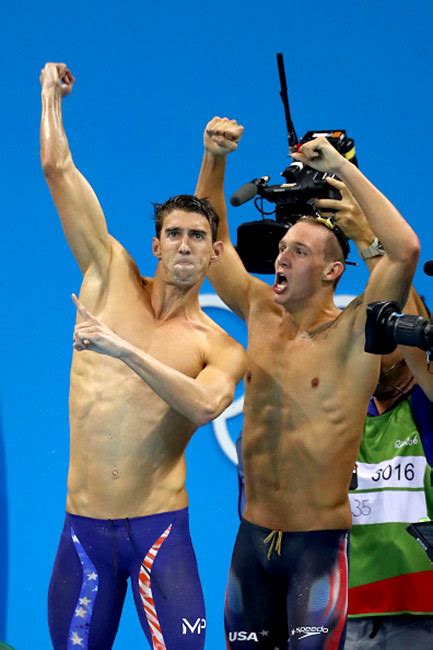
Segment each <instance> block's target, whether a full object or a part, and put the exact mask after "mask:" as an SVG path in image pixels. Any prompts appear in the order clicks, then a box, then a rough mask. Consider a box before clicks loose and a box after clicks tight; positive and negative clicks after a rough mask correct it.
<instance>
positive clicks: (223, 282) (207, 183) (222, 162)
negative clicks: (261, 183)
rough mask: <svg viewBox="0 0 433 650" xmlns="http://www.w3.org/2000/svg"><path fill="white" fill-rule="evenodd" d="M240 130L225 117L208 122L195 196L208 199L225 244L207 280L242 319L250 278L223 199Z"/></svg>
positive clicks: (235, 123)
mask: <svg viewBox="0 0 433 650" xmlns="http://www.w3.org/2000/svg"><path fill="white" fill-rule="evenodd" d="M243 130H244V127H243V126H241V125H240V124H238V123H237V122H236V120H229V119H228V118H227V117H214V118H213V119H212V120H210V122H208V124H207V125H206V127H205V130H204V135H203V140H204V147H205V150H204V155H203V162H202V166H201V169H200V175H199V178H198V181H197V187H196V190H195V193H196V195H197V196H199V197H200V198H208V199H209V200H210V201H211V203H212V205H213V206H214V208H215V210H216V212H217V214H218V216H219V218H220V222H219V227H218V239H219V240H221V241H223V242H224V255H223V256H222V258H221V260H220V261H219V262H218V264H213V265H212V267H211V268H210V270H209V272H208V276H209V279H210V281H211V282H212V284H213V285H214V287H215V289H216V290H217V292H218V294H219V296H220V297H221V298H222V299H223V300H224V302H225V303H226V304H227V305H228V306H229V307H230V308H231V309H232V310H233V311H234V312H236V313H237V314H238V315H239V316H241V317H242V318H244V319H245V318H246V317H247V314H248V308H249V290H250V287H251V284H252V282H253V277H252V276H251V275H250V274H249V273H248V272H247V271H246V269H245V267H244V265H243V264H242V262H241V259H240V257H239V255H238V254H237V252H236V250H235V247H234V246H233V244H232V241H231V239H230V232H229V226H228V222H227V206H226V201H225V197H224V176H225V167H226V158H227V154H229V153H231V152H233V151H236V149H237V146H238V142H239V140H240V138H241V136H242V133H243ZM213 267H214V268H213ZM217 267H218V268H217Z"/></svg>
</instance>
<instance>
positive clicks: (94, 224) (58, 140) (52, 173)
mask: <svg viewBox="0 0 433 650" xmlns="http://www.w3.org/2000/svg"><path fill="white" fill-rule="evenodd" d="M73 82H74V78H73V77H72V75H71V73H70V72H69V70H68V69H67V68H66V66H65V65H64V64H60V63H59V64H56V63H47V65H46V66H45V68H44V69H43V70H42V73H41V85H42V118H41V129H40V145H41V164H42V169H43V171H44V174H45V178H46V181H47V183H48V186H49V188H50V192H51V196H52V197H53V200H54V203H55V205H56V208H57V211H58V213H59V216H60V219H61V222H62V226H63V230H64V232H65V235H66V239H67V240H68V243H69V246H70V247H71V250H72V252H73V254H74V256H75V259H76V260H77V262H78V265H79V267H80V269H81V271H82V272H83V274H84V273H86V271H88V270H89V269H90V268H91V267H94V268H95V270H96V271H97V272H98V273H99V275H101V276H102V275H103V274H104V272H105V271H106V268H107V266H108V262H109V257H110V251H111V246H110V238H109V235H108V232H107V226H106V223H105V218H104V214H103V212H102V209H101V206H100V204H99V201H98V199H97V197H96V195H95V193H94V192H93V190H92V188H91V187H90V185H89V183H88V182H87V181H86V179H85V178H84V176H83V175H82V174H81V173H80V172H79V170H78V169H77V168H76V167H75V165H74V162H73V160H72V155H71V151H70V149H69V144H68V139H67V137H66V133H65V130H64V127H63V119H62V98H63V97H64V96H65V95H67V94H69V93H70V92H71V89H72V85H73Z"/></svg>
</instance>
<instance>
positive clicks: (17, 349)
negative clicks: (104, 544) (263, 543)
mask: <svg viewBox="0 0 433 650" xmlns="http://www.w3.org/2000/svg"><path fill="white" fill-rule="evenodd" d="M0 12H1V14H0V24H1V25H2V28H3V29H2V32H3V33H2V38H1V39H0V48H1V51H0V55H1V56H0V60H1V61H2V75H1V78H2V107H1V116H2V146H1V149H2V154H3V157H2V158H3V173H2V177H3V182H4V183H3V188H2V193H1V198H2V215H3V219H2V223H3V234H2V237H1V238H0V239H1V241H0V246H1V250H0V260H1V265H2V267H1V274H0V283H1V284H0V289H1V298H2V317H1V330H0V334H1V336H0V341H1V351H0V352H1V360H2V372H1V405H2V406H1V418H2V421H1V427H0V526H1V546H2V548H1V549H0V551H1V553H0V558H1V559H0V577H1V585H2V589H0V639H4V640H7V641H8V642H9V643H11V644H12V645H14V646H15V647H16V648H17V649H19V650H35V649H37V650H45V649H48V648H49V647H50V642H49V637H48V632H47V626H46V591H47V585H48V581H49V577H50V572H51V566H52V562H53V558H54V555H55V551H56V547H57V543H58V536H59V533H60V529H61V525H62V520H63V516H64V503H65V487H66V472H67V465H68V418H67V400H68V375H69V365H70V357H71V334H72V327H73V322H74V309H73V305H72V303H71V301H70V299H69V295H70V293H71V292H72V291H78V289H79V285H80V274H79V272H78V268H77V266H76V264H75V262H74V260H73V258H72V255H71V253H70V252H69V250H68V247H67V245H66V243H65V240H64V238H63V234H62V231H61V228H60V225H59V222H58V219H57V216H56V212H55V209H54V207H53V205H52V202H51V199H50V196H49V193H48V190H47V188H46V187H45V184H44V179H43V175H42V172H41V170H40V165H39V153H38V121H39V112H40V108H39V83H38V75H39V71H40V69H41V68H42V66H43V64H44V63H45V61H64V62H66V63H67V64H68V65H69V66H70V68H71V70H72V71H73V73H74V74H75V75H76V79H77V81H76V86H75V88H74V90H73V93H72V96H71V97H69V98H67V99H66V100H65V102H64V119H65V124H66V128H67V132H68V134H69V138H70V144H71V148H72V151H73V154H74V158H75V162H76V163H77V165H78V166H79V167H80V169H81V170H82V171H83V172H84V174H85V175H86V176H87V177H88V179H89V180H90V182H91V184H92V185H93V187H94V188H95V190H96V192H97V193H98V196H99V198H100V200H101V203H102V205H103V208H104V210H105V214H106V218H107V221H108V224H109V228H110V231H111V232H112V234H113V235H114V236H115V237H117V238H118V239H119V240H120V241H121V242H122V243H123V244H124V245H125V246H126V247H127V248H128V249H129V250H130V252H131V253H132V254H133V256H134V257H135V259H136V260H137V262H138V264H139V266H140V268H141V270H142V272H143V273H146V274H151V273H152V272H153V270H154V268H155V264H154V260H153V258H152V257H151V254H150V238H151V235H152V233H153V231H152V222H151V219H150V215H151V205H150V204H151V202H152V201H162V200H164V199H165V198H167V197H168V196H169V195H173V194H176V193H186V192H192V191H193V189H194V186H195V180H196V176H197V172H198V168H199V165H200V160H201V155H202V145H201V141H202V130H203V127H204V125H205V124H206V122H207V121H208V119H210V118H211V117H212V116H213V115H215V114H219V115H228V116H230V117H236V118H237V119H238V120H239V121H240V122H242V123H243V124H244V125H245V134H244V138H243V142H242V143H241V146H240V147H239V151H238V152H237V153H236V154H235V155H233V156H232V157H231V159H230V162H229V169H228V179H227V192H228V193H232V192H233V191H234V190H235V189H236V188H237V187H238V186H239V185H241V184H242V183H243V182H245V181H247V180H249V179H251V178H254V177H257V176H261V175H263V174H269V175H271V176H272V181H273V182H274V183H276V182H279V181H278V178H279V177H278V174H279V172H280V171H281V170H282V169H283V168H284V167H285V166H286V164H287V157H286V154H287V140H286V133H285V123H284V117H283V110H282V106H281V102H280V99H279V96H278V92H279V84H278V75H277V67H276V63H275V53H276V52H277V51H282V52H283V53H284V55H285V61H286V70H287V77H288V84H289V93H290V97H291V104H292V114H293V117H294V120H295V124H296V127H297V130H298V133H299V134H300V135H302V133H303V132H304V131H307V130H309V129H323V128H325V129H328V128H346V129H347V130H348V132H349V134H350V135H351V136H353V137H354V138H355V139H356V142H357V151H358V158H359V161H360V165H361V167H362V169H363V170H364V171H365V172H366V173H367V175H368V176H369V177H370V178H371V179H372V180H373V181H374V182H375V183H376V184H377V185H379V187H380V188H381V189H382V190H383V191H384V192H385V193H386V194H387V195H388V196H389V197H390V198H391V200H392V201H393V202H394V203H395V204H396V205H397V206H398V208H399V209H400V210H401V212H402V213H403V214H404V215H405V216H406V218H407V219H408V220H409V222H410V223H411V224H412V225H413V226H414V228H415V229H416V231H417V232H418V234H419V236H420V238H421V242H422V253H421V261H422V262H424V261H425V260H427V259H430V258H432V257H433V242H432V237H431V233H432V228H431V184H432V183H431V176H432V169H431V166H432V156H431V152H432V150H433V134H432V117H431V115H432V113H431V108H432V84H431V70H432V68H433V66H432V64H433V60H432V58H433V57H432V45H431V26H432V24H433V4H432V3H431V2H429V1H428V0H425V1H422V0H419V1H418V2H414V3H406V2H394V3H384V2H377V0H375V1H373V0H364V2H363V3H359V2H352V3H349V2H347V0H346V1H343V0H334V2H333V3H324V2H314V1H313V2H308V3H307V2H305V1H303V2H301V0H295V1H293V2H288V1H287V2H283V1H273V0H270V1H269V2H267V3H259V2H257V1H256V0H251V1H250V2H249V3H246V2H245V3H244V2H239V1H238V2H236V1H234V2H233V0H232V1H231V2H227V1H226V0H220V2H218V3H209V4H205V3H202V2H198V1H194V0H185V1H184V2H182V3H178V2H173V1H172V0H168V1H166V2H163V3H160V4H156V3H149V4H146V3H139V2H133V1H132V0H127V1H126V2H123V3H114V2H100V1H99V0H97V1H94V2H88V1H86V2H84V1H83V0H76V2H74V3H70V4H68V5H66V4H64V3H54V2H44V0H41V2H39V3H32V4H30V3H29V2H20V1H17V2H14V3H3V8H2V9H1V10H0ZM253 215H254V208H253V206H252V204H250V205H246V206H243V207H242V208H239V209H237V210H233V209H232V210H231V215H230V216H231V222H232V226H233V234H234V233H235V226H236V225H238V224H239V223H240V222H241V221H243V220H249V219H251V218H252V217H253ZM365 279H366V275H365V270H364V269H363V268H362V267H360V268H358V269H355V270H353V269H349V270H348V272H347V274H346V278H345V280H344V281H343V283H342V284H341V288H340V292H342V293H357V292H358V291H359V290H360V289H361V288H362V285H363V283H364V282H365ZM417 286H418V289H419V290H420V292H421V293H424V294H425V295H426V297H427V299H430V302H432V301H433V291H432V289H433V284H432V282H431V280H429V279H428V278H426V277H425V276H423V274H422V273H421V272H419V273H418V275H417ZM204 290H205V291H206V292H209V291H211V289H210V287H209V285H205V288H204ZM209 313H211V315H213V316H215V317H216V318H218V320H219V322H221V323H222V324H223V325H224V326H225V327H226V328H227V329H228V330H229V331H230V332H231V333H232V334H233V335H235V336H236V337H237V338H239V339H240V340H241V341H243V342H245V331H244V329H243V327H242V326H241V324H240V323H239V321H238V320H237V319H236V318H235V317H234V316H233V315H230V314H224V313H223V312H221V310H218V309H211V310H209ZM240 394H242V388H241V389H240V392H239V393H238V395H240ZM240 426H241V422H240V418H239V417H238V418H236V419H234V420H233V421H232V422H231V423H230V429H231V434H232V436H233V437H236V435H237V432H238V430H239V429H240ZM188 462H189V477H188V487H189V492H190V502H191V516H192V528H193V538H194V540H195V546H196V550H197V555H198V560H199V565H200V569H201V575H202V580H203V586H204V591H205V597H206V602H207V613H208V634H207V644H206V647H207V648H208V649H209V650H220V649H221V648H223V647H224V641H223V632H222V609H223V598H224V585H225V580H226V576H227V569H228V564H229V558H230V552H231V547H232V544H233V540H234V536H235V533H236V525H237V514H236V472H235V467H234V465H233V464H232V463H231V462H230V461H229V460H228V459H227V457H226V456H225V455H224V453H223V452H222V451H221V449H220V447H219V445H218V443H217V441H216V439H215V436H214V433H213V429H212V427H211V426H210V425H209V426H207V427H204V428H203V429H202V430H200V431H199V432H198V433H197V434H196V436H195V438H194V440H193V441H192V443H191V445H190V448H189V450H188ZM4 585H6V588H4ZM6 603H7V604H6ZM139 647H146V643H145V642H144V640H143V636H142V633H141V631H140V628H139V625H138V622H137V620H136V616H135V612H134V611H133V608H132V603H131V601H130V600H128V602H127V605H126V607H125V612H124V616H123V618H122V622H121V627H120V630H119V634H118V638H117V641H116V645H115V648H116V649H117V650H131V649H132V648H139Z"/></svg>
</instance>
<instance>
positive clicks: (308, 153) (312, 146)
mask: <svg viewBox="0 0 433 650" xmlns="http://www.w3.org/2000/svg"><path fill="white" fill-rule="evenodd" d="M290 155H291V156H292V158H293V159H294V160H299V161H300V162H303V163H305V164H306V165H309V166H310V167H312V168H313V169H317V170H318V171H320V172H328V173H329V174H336V173H338V170H339V169H340V168H341V167H342V166H343V165H346V164H351V163H349V162H348V160H346V158H344V156H342V155H341V154H340V153H338V151H337V149H335V147H333V146H332V144H331V143H330V142H329V141H328V140H327V139H326V138H315V139H314V140H310V141H309V142H305V143H304V144H302V145H301V146H300V147H299V149H298V150H297V151H293V152H292V153H291V154H290Z"/></svg>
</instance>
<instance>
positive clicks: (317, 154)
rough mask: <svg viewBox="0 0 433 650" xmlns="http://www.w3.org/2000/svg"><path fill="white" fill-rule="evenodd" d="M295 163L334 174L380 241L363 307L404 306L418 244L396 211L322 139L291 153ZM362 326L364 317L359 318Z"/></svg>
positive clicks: (354, 168)
mask: <svg viewBox="0 0 433 650" xmlns="http://www.w3.org/2000/svg"><path fill="white" fill-rule="evenodd" d="M292 156H293V158H294V159H295V160H301V161H302V162H304V163H306V164H308V165H310V166H311V167H313V168H314V169H318V170H320V171H324V172H325V171H326V172H328V173H332V174H337V175H338V176H339V177H340V178H341V179H342V181H343V182H344V183H345V185H346V186H347V187H348V189H349V190H350V192H351V193H352V194H353V196H354V198H355V200H356V201H357V202H358V203H359V205H360V207H361V209H362V212H363V213H364V214H365V217H366V219H367V222H368V225H369V227H370V228H371V230H372V232H373V233H375V234H376V235H377V237H378V238H379V239H380V241H381V242H382V245H383V247H384V250H385V252H386V255H384V256H383V257H382V258H381V259H380V260H379V262H378V263H377V265H376V267H375V269H374V270H373V272H372V274H371V277H370V280H369V282H368V285H367V288H366V290H365V293H364V300H363V302H364V304H367V303H369V302H374V301H377V300H396V301H397V302H400V303H402V304H405V302H406V300H407V296H408V292H409V289H410V285H411V282H412V278H413V274H414V272H415V268H416V263H417V261H418V256H419V241H418V238H417V236H416V234H415V233H414V231H413V230H412V228H411V227H410V226H409V224H408V223H406V221H405V220H404V219H403V217H402V216H401V215H400V213H399V212H398V211H397V210H396V208H395V207H394V206H393V205H392V203H390V201H388V199H387V198H386V197H385V196H384V195H383V194H382V193H381V192H379V190H378V189H376V188H375V187H374V185H373V184H372V183H370V181H369V180H368V179H367V178H366V177H365V176H364V175H363V174H362V173H361V172H360V171H359V169H357V168H356V167H355V166H354V165H353V164H352V163H350V162H349V161H348V160H346V159H345V158H344V157H343V156H342V155H341V154H339V153H338V151H337V150H336V149H335V148H334V147H333V146H332V145H331V144H330V143H329V142H328V141H327V140H326V139H325V138H317V139H315V140H312V141H310V142H307V143H305V144H303V145H302V146H301V147H300V150H299V152H297V153H293V154H292ZM359 320H360V322H359V326H361V327H363V324H364V322H365V314H363V313H362V314H361V313H360V315H359Z"/></svg>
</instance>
